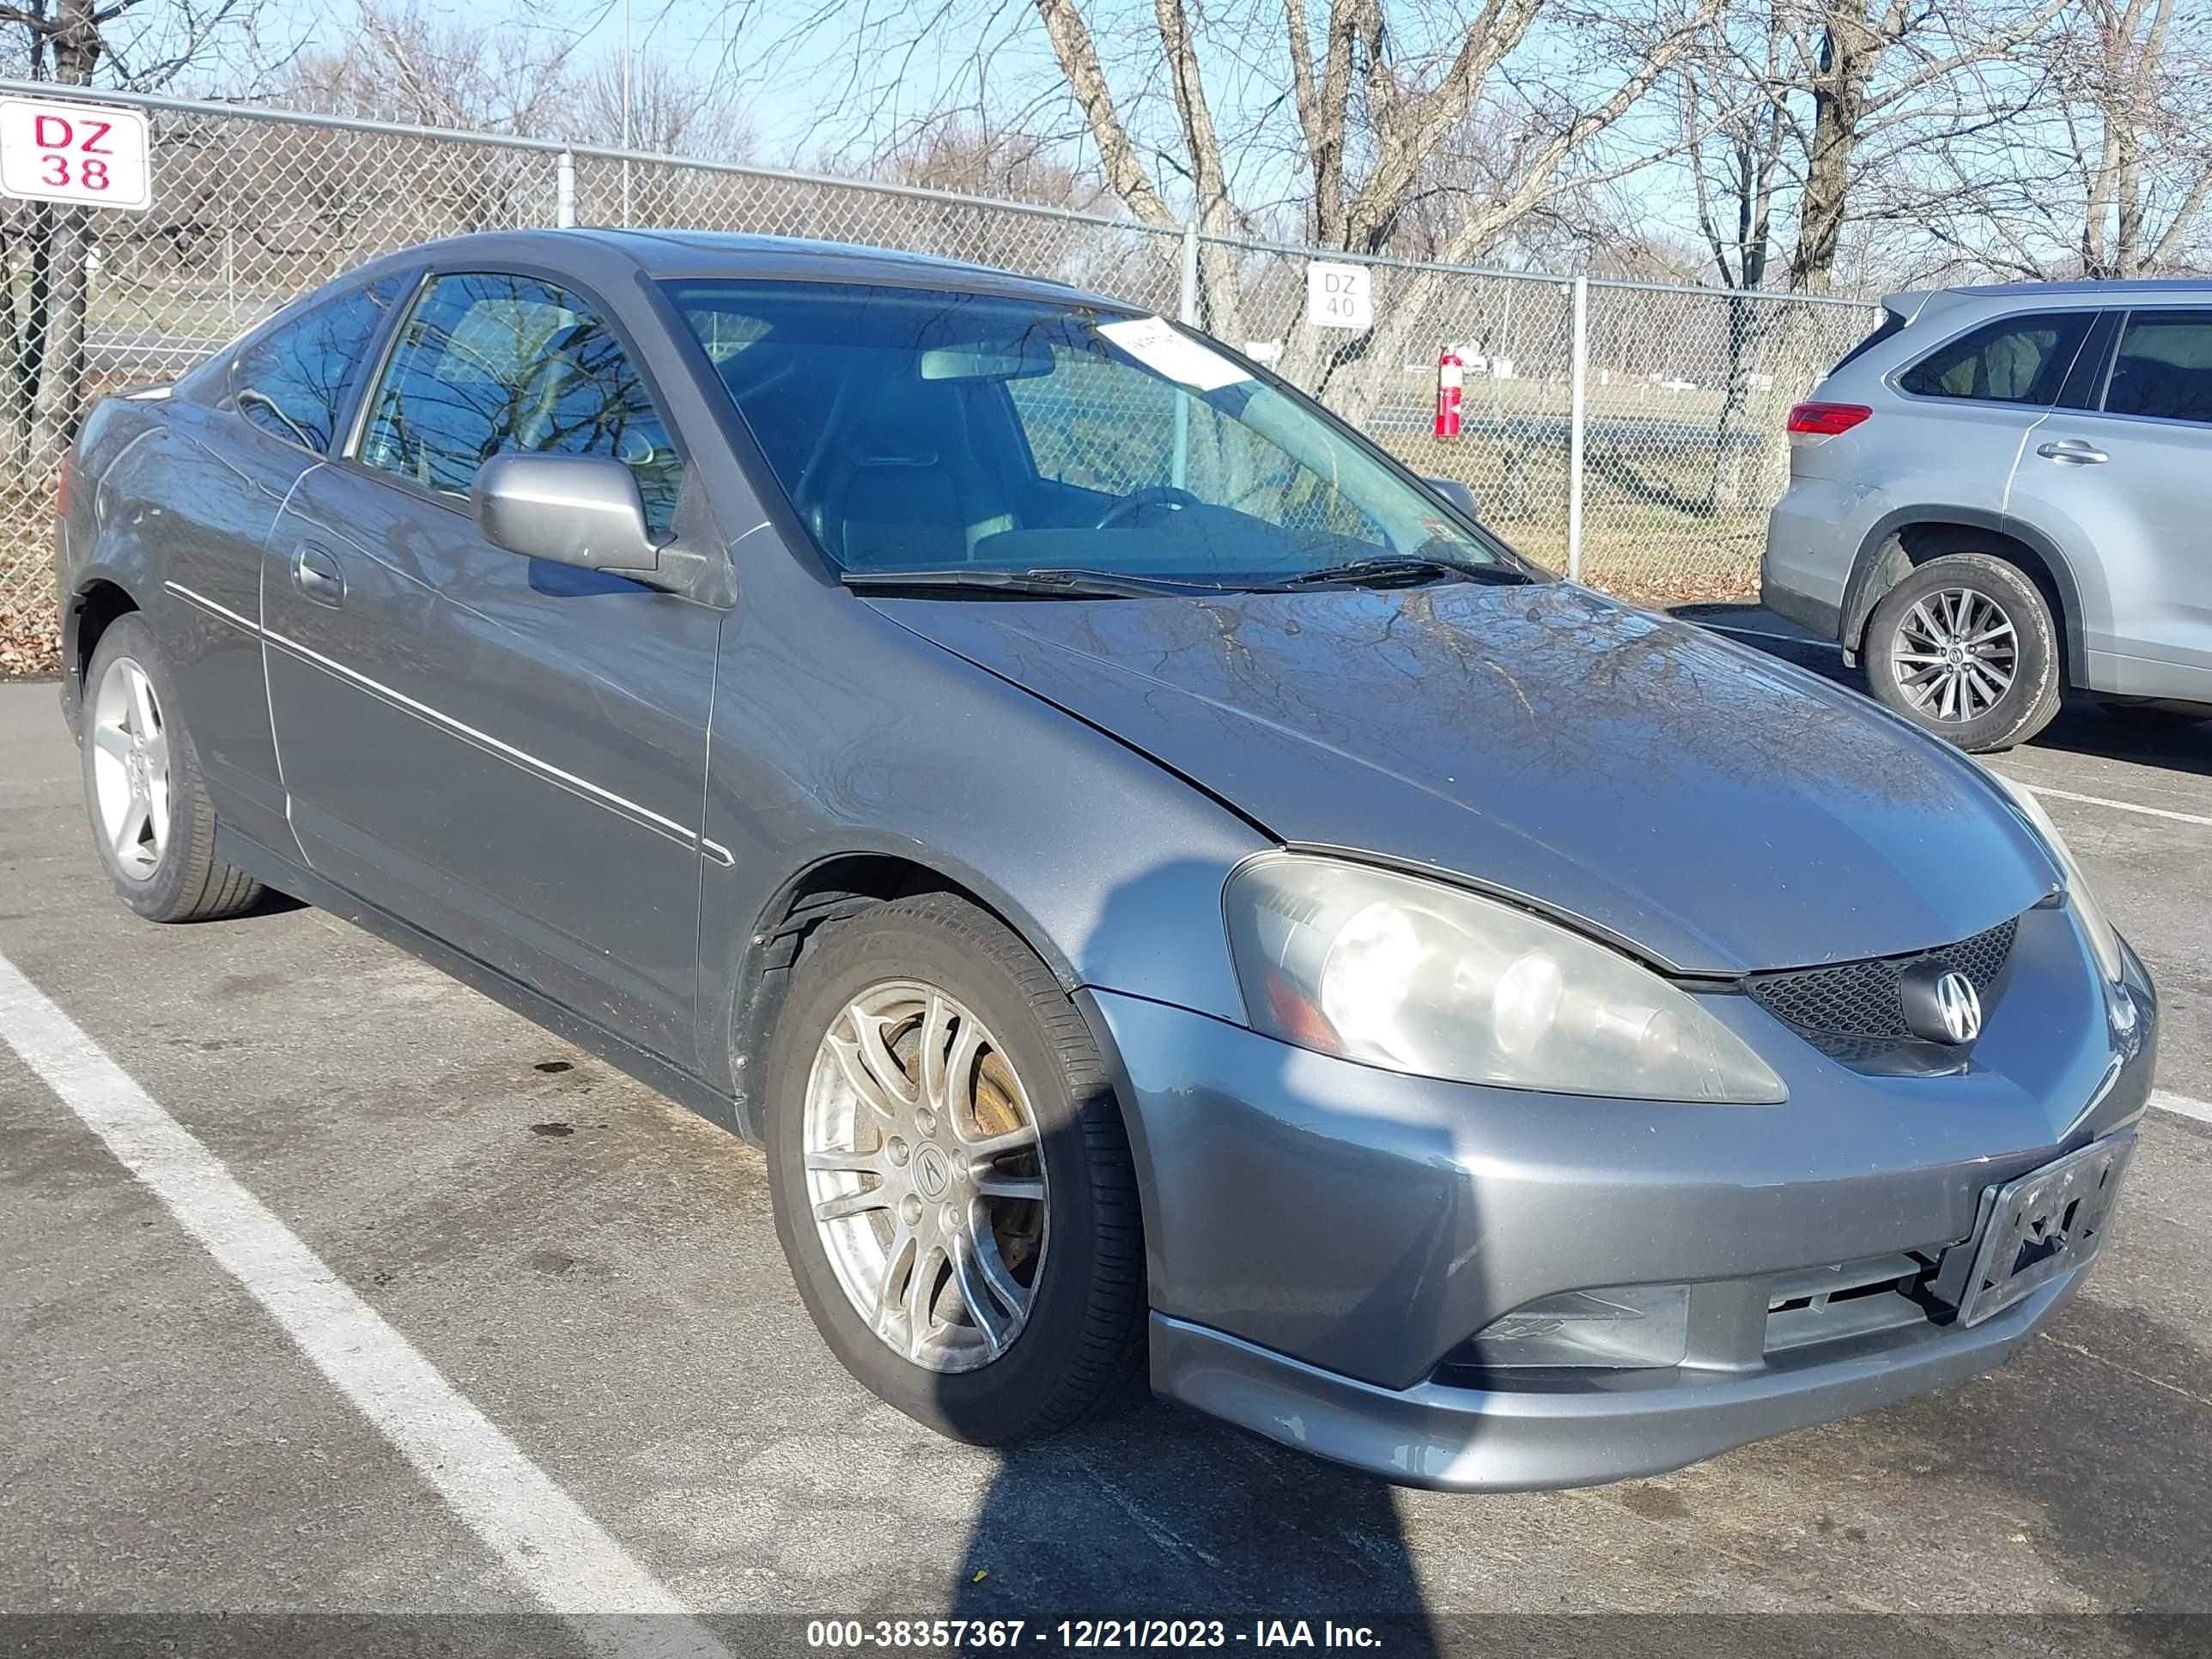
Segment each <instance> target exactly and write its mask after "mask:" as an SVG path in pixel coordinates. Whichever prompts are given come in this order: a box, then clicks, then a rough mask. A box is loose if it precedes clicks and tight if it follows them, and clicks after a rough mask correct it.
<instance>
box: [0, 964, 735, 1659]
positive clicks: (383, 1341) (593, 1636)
mask: <svg viewBox="0 0 2212 1659" xmlns="http://www.w3.org/2000/svg"><path fill="white" fill-rule="evenodd" d="M0 1038H4V1040H5V1041H6V1042H7V1044H8V1046H9V1048H13V1049H14V1050H15V1052H16V1053H17V1054H20V1055H21V1057H22V1059H23V1060H24V1063H25V1064H27V1066H30V1068H31V1069H32V1070H33V1072H36V1073H38V1074H39V1076H40V1078H42V1079H45V1081H46V1086H47V1087H48V1088H50V1089H52V1091H54V1093H55V1094H56V1095H58V1096H59V1097H61V1099H62V1101H63V1103H64V1104H66V1105H67V1106H68V1107H69V1108H70V1110H71V1111H73V1112H75V1113H76V1115H77V1116H78V1117H80V1118H81V1119H82V1120H83V1121H84V1123H85V1125H86V1127H88V1128H89V1129H91V1130H92V1132H93V1133H94V1134H96V1135H98V1136H99V1137H100V1139H101V1140H103V1141H105V1142H106V1145H107V1150H108V1151H109V1152H112V1153H113V1154H114V1155H115V1157H116V1158H117V1160H118V1162H120V1163H121V1164H122V1165H123V1166H124V1168H125V1169H126V1170H130V1171H131V1174H132V1175H134V1176H137V1178H138V1179H139V1180H140V1181H141V1182H144V1183H145V1184H146V1186H148V1187H149V1188H151V1189H152V1190H153V1193H154V1195H155V1197H156V1198H158V1199H160V1200H161V1202H162V1204H163V1205H164V1206H167V1209H168V1211H169V1213H170V1214H171V1215H173V1216H174V1217H175V1218H176V1219H177V1221H178V1223H179V1225H182V1226H183V1228H184V1229H185V1231H187V1232H189V1233H190V1234H191V1236H192V1237H195V1238H197V1240H199V1242H200V1243H201V1244H203V1245H204V1246H205V1247H206V1249H207V1251H208V1254H209V1255H212V1256H213V1257H214V1258H215V1259H216V1262H217V1263H218V1264H219V1265H220V1266H221V1267H222V1269H223V1271H224V1272H226V1273H228V1274H229V1275H230V1276H231V1277H232V1278H233V1279H236V1280H237V1281H238V1282H239V1283H240V1285H243V1286H244V1287H245V1289H246V1293H247V1294H248V1295H250V1296H252V1297H253V1299H254V1300H255V1301H256V1302H258V1303H259V1304H261V1306H262V1307H263V1308H264V1310H267V1312H268V1313H269V1315H270V1317H271V1318H273V1319H274V1320H276V1322H277V1324H278V1325H280V1326H282V1327H283V1329H284V1332H285V1334H287V1335H288V1336H289V1337H290V1338H291V1339H292V1340H293V1341H294V1342H295V1343H297V1344H298V1345H299V1347H300V1350H301V1352H303V1353H305V1354H306V1355H307V1358H309V1359H311V1360H313V1362H314V1364H315V1367H316V1369H317V1370H319V1371H321V1372H322V1374H323V1375H324V1376H326V1377H328V1378H329V1379H330V1381H331V1383H334V1384H336V1385H337V1389H339V1391H340V1392H341V1393H343V1395H345V1396H346V1398H347V1399H349V1400H350V1401H352V1402H353V1403H354V1405H355V1406H356V1407H358V1408H359V1409H360V1411H361V1413H362V1415H363V1416H365V1417H367V1418H368V1420H369V1421H370V1422H371V1423H373V1424H374V1425H376V1428H377V1430H378V1431H380V1433H382V1434H383V1436H384V1437H385V1438H386V1439H387V1440H389V1441H390V1442H391V1443H392V1444H393V1445H394V1446H395V1447H397V1448H398V1450H399V1452H400V1453H401V1455H404V1457H405V1458H406V1459H407V1461H408V1462H410V1463H411V1464H413V1465H414V1466H415V1468H416V1471H417V1472H418V1473H419V1474H421V1475H422V1478H423V1479H424V1480H428V1482H429V1483H430V1484H431V1486H434V1487H435V1488H436V1489H437V1491H438V1492H439V1493H440V1495H441V1496H442V1497H443V1498H445V1500H446V1502H447V1504H448V1505H449V1506H450V1507H451V1508H452V1510H453V1513H454V1514H456V1515H457V1516H459V1517H460V1518H461V1519H462V1520H463V1521H465V1522H467V1523H468V1525H469V1526H470V1528H471V1529H472V1530H473V1531H474V1532H475V1533H476V1534H477V1537H479V1538H481V1539H483V1541H484V1542H485V1543H486V1544H488V1545H489V1546H490V1547H491V1549H492V1551H493V1552H494V1553H495V1554H497V1555H498V1557H499V1558H500V1559H501V1561H503V1562H504V1563H506V1565H507V1571H510V1572H511V1573H513V1575H514V1577H516V1578H517V1579H519V1580H520V1582H521V1583H522V1584H523V1585H524V1586H525V1588H526V1589H528V1590H529V1591H530V1593H531V1595H533V1596H535V1597H536V1598H537V1599H538V1601H539V1602H540V1603H541V1604H542V1605H543V1606H544V1607H547V1608H548V1609H550V1611H552V1612H554V1613H558V1614H560V1615H562V1617H563V1618H565V1619H566V1620H568V1623H569V1624H570V1625H571V1626H574V1629H575V1631H576V1632H577V1634H578V1636H579V1637H580V1638H582V1640H583V1642H584V1644H585V1645H586V1647H587V1648H589V1649H590V1650H592V1652H594V1653H599V1654H605V1655H609V1656H622V1659H646V1656H652V1659H676V1656H679V1655H683V1656H698V1659H729V1654H728V1651H727V1650H726V1649H725V1648H723V1647H722V1645H721V1644H720V1643H719V1642H717V1641H716V1640H715V1639H714V1637H713V1636H712V1635H711V1634H710V1633H709V1632H708V1631H707V1630H706V1629H705V1628H704V1627H703V1626H701V1625H699V1624H698V1623H697V1622H696V1621H695V1620H692V1619H691V1618H690V1616H689V1615H688V1614H687V1613H685V1610H684V1606H683V1604H682V1603H681V1602H679V1601H678V1600H677V1599H676V1597H675V1596H674V1595H671V1593H670V1592H669V1591H668V1590H667V1589H666V1588H665V1587H664V1586H663V1585H662V1584H661V1583H659V1581H658V1580H656V1579H655V1578H654V1577H653V1575H652V1574H650V1573H648V1572H647V1571H646V1570H645V1569H644V1568H643V1567H641V1566H640V1565H638V1564H637V1563H636V1562H635V1560H633V1559H630V1556H629V1553H628V1552H626V1551H625V1550H624V1549H623V1547H622V1546H621V1545H620V1544H618V1543H617V1542H616V1541H614V1540H613V1539H612V1538H611V1537H610V1536H609V1535H608V1534H607V1533H606V1532H605V1530H604V1529H603V1528H601V1527H600V1526H599V1523H598V1522H595V1521H593V1520H592V1517H591V1516H588V1515H586V1514H585V1513H584V1511H583V1510H581V1509H580V1507H578V1505H577V1504H576V1502H575V1500H574V1498H570V1497H569V1496H568V1493H567V1492H563V1491H562V1489H561V1488H560V1487H559V1486H556V1485H555V1484H554V1482H553V1481H552V1480H551V1479H550V1477H549V1476H548V1475H547V1474H545V1472H544V1470H542V1469H540V1468H538V1466H537V1465H536V1464H535V1463H532V1462H531V1461H530V1459H529V1458H528V1457H526V1456H525V1455H523V1452H522V1450H521V1449H520V1447H518V1446H517V1445H515V1443H513V1441H512V1440H509V1439H508V1438H507V1436H506V1435H504V1434H503V1433H501V1431H499V1430H498V1429H497V1428H496V1427H495V1426H494V1425H492V1423H491V1422H490V1420H489V1419H487V1418H486V1417H485V1416H484V1415H483V1413H481V1412H479V1411H478V1410H477V1408H476V1407H474V1406H472V1405H471V1404H470V1403H469V1402H468V1401H467V1400H466V1399H465V1398H464V1397H463V1396H462V1395H460V1394H459V1392H458V1391H456V1390H455V1389H454V1388H453V1384H451V1383H448V1382H447V1381H446V1379H445V1377H444V1376H441V1374H440V1373H439V1370H438V1368H437V1367H436V1366H435V1365H433V1364H431V1363H430V1362H429V1361H428V1359H426V1358H423V1357H422V1354H421V1353H419V1352H416V1349H415V1348H414V1347H413V1346H412V1345H410V1343H409V1342H408V1340H407V1339H406V1338H405V1337H404V1336H402V1335H400V1334H399V1333H398V1331H396V1330H394V1329H393V1328H392V1327H391V1326H390V1325H388V1324H386V1322H384V1320H383V1318H382V1317H381V1316H380V1315H379V1314H378V1313H377V1312H376V1310H374V1309H373V1308H371V1307H370V1306H369V1305H368V1303H366V1302H364V1301H362V1299H361V1297H359V1296H357V1295H356V1294H355V1293H354V1291H352V1290H351V1289H349V1287H348V1286H347V1285H345V1283H344V1282H343V1280H341V1279H339V1278H338V1276H337V1274H336V1273H332V1272H331V1269H330V1268H329V1267H327V1266H326V1265H325V1263H324V1262H323V1261H322V1260H321V1258H320V1257H319V1256H317V1255H315V1253H314V1252H313V1250H310V1249H308V1248H307V1245H306V1244H304V1243H301V1241H300V1239H299V1237H297V1236H296V1235H295V1234H294V1233H293V1232H292V1231H291V1230H290V1229H289V1228H288V1227H286V1226H285V1225H284V1224H283V1222H281V1221H279V1220H278V1219H277V1218H276V1216H275V1215H273V1214H272V1213H270V1211H269V1209H268V1208H267V1207H266V1206H264V1205H263V1204H262V1202H261V1200H259V1199H258V1198H256V1197H254V1195H253V1194H252V1193H250V1192H248V1191H247V1190H246V1188H244V1187H243V1186H241V1185H240V1184H239V1182H238V1181H237V1179H236V1178H235V1177H234V1176H232V1174H231V1173H230V1171H229V1170H228V1169H227V1168H225V1167H224V1165H223V1163H222V1159H220V1158H217V1157H216V1155H215V1154H214V1153H213V1152H210V1151H209V1150H208V1148H207V1147H206V1146H205V1145H204V1144H203V1143H202V1142H201V1141H200V1140H199V1139H197V1138H196V1137H195V1136H194V1135H193V1134H192V1133H191V1131H189V1130H188V1129H186V1128H185V1127H184V1126H183V1125H182V1124H180V1123H179V1122H178V1121H176V1119H174V1118H173V1117H171V1116H170V1115H168V1113H167V1112H166V1111H164V1110H163V1109H161V1106H160V1105H158V1104H157V1103H155V1101H154V1099H153V1097H151V1096H149V1095H148V1094H147V1092H146V1091H144V1090H143V1089H142V1088H140V1087H139V1086H138V1085H137V1083H136V1082H134V1081H133V1080H132V1079H131V1076H130V1074H129V1073H126V1072H125V1071H124V1069H123V1068H122V1067H121V1066H118V1065H117V1064H116V1063H115V1062H114V1061H113V1060H110V1059H109V1058H108V1057H107V1055H106V1054H105V1053H103V1052H102V1051H101V1049H100V1046H99V1045H98V1044H97V1043H95V1042H93V1040H92V1039H91V1038H90V1037H88V1036H86V1035H85V1034H84V1032H83V1031H82V1030H79V1029H78V1027H77V1025H76V1022H74V1021H73V1020H71V1019H70V1017H69V1016H68V1015H67V1014H65V1013H64V1012H62V1011H61V1010H60V1009H59V1008H58V1007H57V1006H54V1004H53V1003H52V1001H50V1000H47V998H46V996H45V995H44V994H42V993H41V992H40V990H39V988H38V987H36V986H34V985H33V984H32V983H31V981H29V980H27V979H26V978H24V977H23V975H22V974H21V971H20V970H19V969H16V967H15V964H14V963H10V962H9V960H8V959H7V958H6V957H0ZM637 1614H658V1615H660V1616H659V1617H657V1618H651V1619H641V1618H636V1617H635V1616H634V1615H637ZM623 1615H633V1616H627V1617H626V1616H623Z"/></svg>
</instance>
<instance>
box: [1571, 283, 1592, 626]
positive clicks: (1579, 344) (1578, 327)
mask: <svg viewBox="0 0 2212 1659" xmlns="http://www.w3.org/2000/svg"><path fill="white" fill-rule="evenodd" d="M1568 373H1569V374H1570V375H1571V377H1572V379H1573V381H1574V391H1573V398H1572V401H1571V404H1569V405H1568V414H1567V580H1569V581H1571V582H1578V581H1580V580H1582V579H1583V388H1584V386H1586V385H1587V383H1588V381H1589V277H1587V276H1577V277H1576V278H1575V343H1574V351H1573V356H1572V359H1571V367H1570V368H1569V369H1568Z"/></svg>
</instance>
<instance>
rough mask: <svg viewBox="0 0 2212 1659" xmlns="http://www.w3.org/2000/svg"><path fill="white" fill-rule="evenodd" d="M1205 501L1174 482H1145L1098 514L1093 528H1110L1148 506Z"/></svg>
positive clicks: (1196, 504)
mask: <svg viewBox="0 0 2212 1659" xmlns="http://www.w3.org/2000/svg"><path fill="white" fill-rule="evenodd" d="M1205 505H1206V503H1205V502H1204V501H1200V500H1199V499H1198V497H1197V496H1195V495H1192V494H1191V493H1190V491H1188V489H1182V487H1181V486H1179V485H1176V484H1146V486H1145V487H1144V488H1143V489H1139V490H1134V491H1133V492H1131V493H1130V494H1128V495H1124V496H1123V497H1122V498H1121V500H1120V501H1116V502H1115V503H1114V505H1113V506H1111V507H1108V508H1107V509H1106V510H1105V511H1104V512H1103V513H1100V514H1099V515H1098V522H1097V524H1095V525H1093V526H1091V528H1092V529H1094V530H1110V529H1111V528H1113V526H1115V525H1117V524H1119V523H1121V520H1124V519H1127V518H1133V517H1134V516H1135V515H1136V514H1138V513H1141V512H1143V511H1144V510H1145V509H1146V507H1204V506H1205Z"/></svg>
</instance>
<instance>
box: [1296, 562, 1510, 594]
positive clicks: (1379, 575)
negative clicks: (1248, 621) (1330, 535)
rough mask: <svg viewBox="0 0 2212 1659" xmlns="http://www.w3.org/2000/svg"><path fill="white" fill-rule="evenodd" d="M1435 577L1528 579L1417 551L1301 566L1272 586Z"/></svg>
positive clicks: (1389, 583)
mask: <svg viewBox="0 0 2212 1659" xmlns="http://www.w3.org/2000/svg"><path fill="white" fill-rule="evenodd" d="M1439 579H1442V580H1446V581H1458V582H1488V583H1494V584H1496V585H1498V586H1512V585H1515V584H1517V583H1521V582H1525V581H1527V580H1528V576H1527V575H1526V574H1523V573H1522V572H1521V571H1518V570H1516V569H1515V568H1513V567H1512V566H1511V565H1510V564H1462V563H1460V562H1458V561H1457V560H1455V559H1431V558H1425V557H1423V556H1420V555H1419V554H1400V553H1391V554H1383V555H1378V556H1376V557H1373V558H1367V559H1352V560H1349V561H1347V562H1345V563H1343V564H1329V565H1323V566H1322V568H1320V569H1318V570H1302V571H1300V572H1299V573H1298V574H1297V575H1295V576H1285V578H1284V579H1283V580H1280V581H1279V582H1277V583H1275V584H1273V586H1276V587H1279V588H1289V587H1319V586H1324V585H1326V584H1328V583H1333V582H1334V583H1341V584H1343V585H1344V586H1347V587H1398V586H1407V585H1410V584H1412V583H1414V582H1427V581H1436V580H1439Z"/></svg>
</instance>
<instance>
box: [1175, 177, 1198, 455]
mask: <svg viewBox="0 0 2212 1659" xmlns="http://www.w3.org/2000/svg"><path fill="white" fill-rule="evenodd" d="M1178 313H1179V315H1180V317H1181V319H1182V324H1183V325H1184V326H1185V327H1187V328H1196V327H1197V326H1198V221H1197V220H1195V219H1186V220H1184V221H1183V226H1182V298H1181V300H1180V301H1179V303H1178ZM1169 477H1170V481H1171V482H1172V483H1174V484H1175V487H1176V489H1182V488H1183V487H1184V485H1185V483H1186V481H1187V480H1188V478H1189V477H1190V394H1189V392H1182V393H1180V394H1179V395H1178V396H1177V397H1176V406H1175V466H1174V470H1173V471H1171V472H1170V474H1169Z"/></svg>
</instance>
